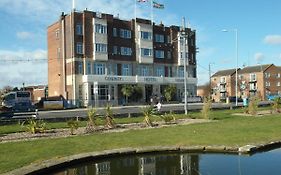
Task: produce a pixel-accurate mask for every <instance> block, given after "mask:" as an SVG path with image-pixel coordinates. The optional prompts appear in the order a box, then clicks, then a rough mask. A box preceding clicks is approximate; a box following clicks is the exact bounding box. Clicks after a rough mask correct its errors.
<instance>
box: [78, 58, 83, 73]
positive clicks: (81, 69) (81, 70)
mask: <svg viewBox="0 0 281 175" xmlns="http://www.w3.org/2000/svg"><path fill="white" fill-rule="evenodd" d="M78 74H83V62H82V61H78Z"/></svg>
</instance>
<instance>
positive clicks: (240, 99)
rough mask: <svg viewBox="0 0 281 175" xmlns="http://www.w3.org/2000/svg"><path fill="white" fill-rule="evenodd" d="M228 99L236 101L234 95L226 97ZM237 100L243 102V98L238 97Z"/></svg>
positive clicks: (232, 101) (231, 101)
mask: <svg viewBox="0 0 281 175" xmlns="http://www.w3.org/2000/svg"><path fill="white" fill-rule="evenodd" d="M228 100H229V102H230V103H234V102H236V97H235V96H231V97H228ZM237 101H238V102H243V99H242V98H240V97H238V98H237Z"/></svg>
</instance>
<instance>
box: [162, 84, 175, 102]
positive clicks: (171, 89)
mask: <svg viewBox="0 0 281 175" xmlns="http://www.w3.org/2000/svg"><path fill="white" fill-rule="evenodd" d="M176 91H177V88H176V86H174V85H169V86H167V87H166V88H165V90H164V96H165V98H166V100H167V101H168V102H169V101H170V100H172V98H173V96H174V95H175V94H176Z"/></svg>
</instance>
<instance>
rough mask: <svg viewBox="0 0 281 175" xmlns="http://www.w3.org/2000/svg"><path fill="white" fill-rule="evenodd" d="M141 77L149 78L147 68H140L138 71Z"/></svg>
mask: <svg viewBox="0 0 281 175" xmlns="http://www.w3.org/2000/svg"><path fill="white" fill-rule="evenodd" d="M140 75H141V76H149V69H148V66H142V67H141V71H140Z"/></svg>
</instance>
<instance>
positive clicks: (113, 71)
mask: <svg viewBox="0 0 281 175" xmlns="http://www.w3.org/2000/svg"><path fill="white" fill-rule="evenodd" d="M107 74H108V75H117V64H114V63H112V64H108V66H107Z"/></svg>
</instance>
